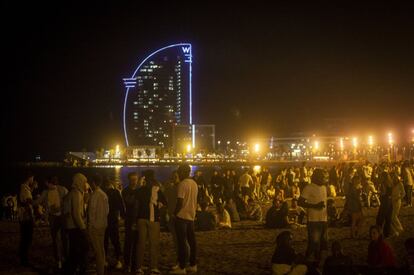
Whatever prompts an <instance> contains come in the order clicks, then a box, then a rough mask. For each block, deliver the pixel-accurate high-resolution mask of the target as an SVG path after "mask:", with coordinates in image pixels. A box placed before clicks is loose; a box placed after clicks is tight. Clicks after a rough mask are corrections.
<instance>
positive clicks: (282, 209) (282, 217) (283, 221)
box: [265, 199, 289, 228]
mask: <svg viewBox="0 0 414 275" xmlns="http://www.w3.org/2000/svg"><path fill="white" fill-rule="evenodd" d="M288 212H289V209H288V205H287V202H282V201H280V200H278V199H274V200H273V205H272V206H271V207H270V208H269V210H268V211H267V213H266V222H265V226H266V227H268V228H287V227H288V226H289V220H288Z"/></svg>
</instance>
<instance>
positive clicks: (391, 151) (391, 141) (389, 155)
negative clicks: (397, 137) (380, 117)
mask: <svg viewBox="0 0 414 275" xmlns="http://www.w3.org/2000/svg"><path fill="white" fill-rule="evenodd" d="M388 144H389V154H388V160H389V161H391V160H393V157H392V156H391V154H393V149H394V148H393V145H394V138H393V135H392V133H391V132H389V133H388Z"/></svg>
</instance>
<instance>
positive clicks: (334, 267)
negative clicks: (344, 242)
mask: <svg viewBox="0 0 414 275" xmlns="http://www.w3.org/2000/svg"><path fill="white" fill-rule="evenodd" d="M329 274H335V275H352V274H355V271H354V270H353V268H352V258H351V257H349V256H346V255H344V253H343V252H342V246H341V243H340V242H338V241H334V242H333V243H332V255H331V256H328V257H327V258H326V260H325V263H324V266H323V275H329Z"/></svg>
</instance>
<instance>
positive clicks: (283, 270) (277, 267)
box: [272, 231, 308, 275]
mask: <svg viewBox="0 0 414 275" xmlns="http://www.w3.org/2000/svg"><path fill="white" fill-rule="evenodd" d="M292 239H293V236H292V233H291V232H290V231H283V232H281V233H280V234H279V235H278V236H277V238H276V249H275V252H274V253H273V256H272V272H273V273H272V274H273V275H279V274H291V275H293V274H296V275H300V274H306V272H307V270H308V268H307V267H306V265H304V264H302V263H303V256H301V255H300V254H296V252H295V250H294V249H293V247H292Z"/></svg>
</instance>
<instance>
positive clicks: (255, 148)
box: [254, 143, 260, 153]
mask: <svg viewBox="0 0 414 275" xmlns="http://www.w3.org/2000/svg"><path fill="white" fill-rule="evenodd" d="M254 151H255V152H256V153H259V151H260V144H258V143H256V144H255V145H254Z"/></svg>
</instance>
